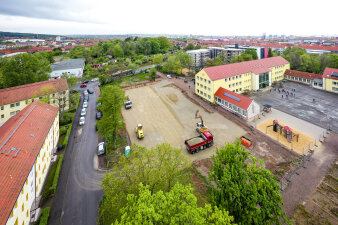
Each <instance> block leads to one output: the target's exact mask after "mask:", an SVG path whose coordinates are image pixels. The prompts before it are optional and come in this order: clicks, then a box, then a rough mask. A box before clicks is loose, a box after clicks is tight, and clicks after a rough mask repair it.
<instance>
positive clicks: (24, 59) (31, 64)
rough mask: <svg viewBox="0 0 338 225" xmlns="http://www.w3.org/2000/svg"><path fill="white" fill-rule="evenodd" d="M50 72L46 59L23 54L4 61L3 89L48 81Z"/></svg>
mask: <svg viewBox="0 0 338 225" xmlns="http://www.w3.org/2000/svg"><path fill="white" fill-rule="evenodd" d="M50 72H52V69H51V67H50V65H49V62H48V60H47V59H45V58H43V57H41V58H40V57H38V56H36V55H35V54H34V55H32V54H29V53H23V54H19V55H15V56H12V57H9V58H8V59H6V60H5V61H4V63H3V66H2V79H3V83H4V86H5V87H13V86H19V85H24V84H30V83H35V82H40V81H45V80H48V79H49V78H50V75H49V73H50Z"/></svg>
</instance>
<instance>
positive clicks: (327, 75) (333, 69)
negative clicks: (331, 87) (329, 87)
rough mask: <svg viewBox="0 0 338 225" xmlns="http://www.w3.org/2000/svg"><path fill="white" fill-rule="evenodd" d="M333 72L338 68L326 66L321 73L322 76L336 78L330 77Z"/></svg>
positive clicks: (337, 71)
mask: <svg viewBox="0 0 338 225" xmlns="http://www.w3.org/2000/svg"><path fill="white" fill-rule="evenodd" d="M333 72H335V73H338V69H335V68H329V67H326V68H325V70H324V73H323V78H330V79H334V80H338V78H335V77H332V73H333Z"/></svg>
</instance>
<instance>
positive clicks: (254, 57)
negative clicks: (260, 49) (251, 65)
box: [244, 48, 258, 61]
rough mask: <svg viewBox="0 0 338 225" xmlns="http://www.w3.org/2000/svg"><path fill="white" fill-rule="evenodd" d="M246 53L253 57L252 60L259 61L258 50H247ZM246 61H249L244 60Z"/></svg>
mask: <svg viewBox="0 0 338 225" xmlns="http://www.w3.org/2000/svg"><path fill="white" fill-rule="evenodd" d="M244 53H245V54H249V55H252V59H255V60H256V59H258V55H257V51H256V49H253V48H247V49H245V51H244ZM244 61H247V60H244Z"/></svg>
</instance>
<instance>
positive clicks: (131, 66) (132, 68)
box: [127, 63, 138, 73]
mask: <svg viewBox="0 0 338 225" xmlns="http://www.w3.org/2000/svg"><path fill="white" fill-rule="evenodd" d="M137 68H138V66H137V65H136V64H135V63H129V64H128V66H127V69H128V70H132V71H133V73H134V71H135V70H136V69H137Z"/></svg>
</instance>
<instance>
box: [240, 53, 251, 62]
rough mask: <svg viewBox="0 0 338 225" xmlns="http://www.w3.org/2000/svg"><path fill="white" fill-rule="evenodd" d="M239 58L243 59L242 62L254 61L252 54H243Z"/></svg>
mask: <svg viewBox="0 0 338 225" xmlns="http://www.w3.org/2000/svg"><path fill="white" fill-rule="evenodd" d="M239 57H240V59H241V62H243V61H251V60H253V57H252V54H246V53H243V54H241V55H240V56H239Z"/></svg>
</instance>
